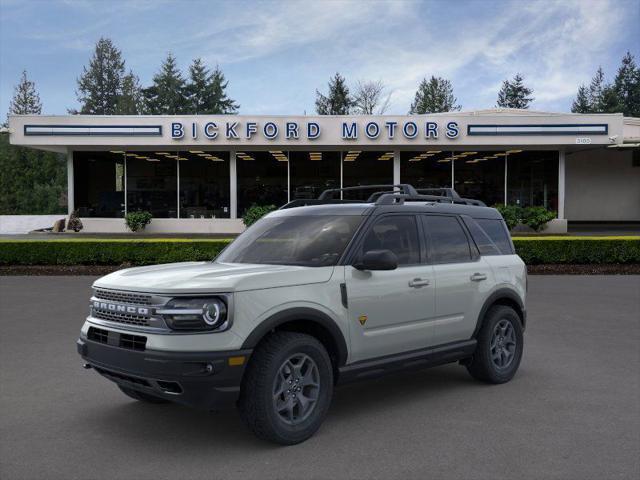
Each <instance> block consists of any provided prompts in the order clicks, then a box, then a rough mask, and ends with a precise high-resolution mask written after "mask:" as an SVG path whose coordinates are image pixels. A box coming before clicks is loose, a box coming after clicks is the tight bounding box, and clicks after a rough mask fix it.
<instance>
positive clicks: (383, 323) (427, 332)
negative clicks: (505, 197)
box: [77, 184, 526, 444]
mask: <svg viewBox="0 0 640 480" xmlns="http://www.w3.org/2000/svg"><path fill="white" fill-rule="evenodd" d="M364 188H365V187H351V188H344V189H334V190H328V191H326V192H324V193H323V194H322V195H321V196H320V197H319V198H318V199H315V200H297V201H294V202H291V203H289V204H287V205H285V206H284V207H282V208H281V209H280V210H278V211H276V212H273V213H271V214H269V215H267V216H266V217H264V218H263V219H261V220H260V221H258V222H257V223H256V224H254V225H253V226H251V227H250V228H249V229H247V230H246V231H245V232H244V233H243V234H242V235H240V236H239V237H238V238H237V239H236V240H235V241H233V242H232V243H231V244H230V245H229V246H228V247H227V248H226V249H225V250H224V251H223V252H221V253H220V255H219V256H218V257H217V258H216V259H215V260H214V261H209V262H186V263H177V264H169V265H156V266H148V267H138V268H129V269H125V270H120V271H118V272H115V273H111V274H109V275H107V276H105V277H102V278H100V279H99V280H97V281H96V282H95V283H94V285H93V297H92V298H91V302H90V310H89V316H88V318H87V319H86V322H85V323H84V326H83V327H82V331H81V335H80V338H79V339H78V342H77V347H78V352H79V353H80V355H81V356H82V358H83V359H84V361H85V367H86V368H93V369H94V370H95V371H96V372H98V373H99V374H101V375H102V376H104V377H106V378H108V379H109V380H112V381H113V382H115V383H116V384H117V385H118V387H119V388H120V389H121V390H122V392H123V393H125V394H126V395H128V396H129V397H132V398H134V399H136V400H140V401H143V402H149V403H162V402H167V401H172V402H176V403H181V404H184V405H189V406H194V407H200V408H202V409H206V410H217V409H219V408H221V407H222V406H224V405H228V404H234V403H235V404H236V405H237V406H238V407H239V410H240V412H241V415H242V417H243V418H244V420H245V421H246V423H247V425H248V426H249V428H250V429H251V430H252V431H253V432H254V433H255V434H257V435H258V436H259V437H261V438H264V439H267V440H270V441H273V442H277V443H281V444H294V443H298V442H302V441H304V440H306V439H307V438H309V437H310V436H311V435H313V433H314V432H315V431H316V430H317V429H318V428H319V427H320V424H321V423H322V421H323V419H324V417H325V415H326V414H327V411H328V409H329V405H330V402H331V397H332V394H333V388H334V386H335V385H337V384H338V383H343V382H348V381H352V380H358V379H364V378H367V377H370V376H374V375H379V374H381V373H385V372H390V371H393V370H397V369H404V368H411V367H426V366H433V365H441V364H445V363H450V362H459V363H460V364H462V365H464V366H465V367H466V368H467V370H468V371H469V373H470V374H471V375H472V376H473V377H474V378H477V379H478V380H481V381H484V382H489V383H503V382H507V381H509V380H510V379H511V378H512V377H513V376H514V374H515V373H516V370H517V369H518V366H519V364H520V359H521V357H522V351H523V331H524V327H525V321H526V310H525V290H526V267H525V265H524V263H523V262H522V260H521V259H520V258H519V257H518V256H517V255H516V254H515V253H514V249H513V244H512V242H511V239H510V236H509V232H508V230H507V227H506V225H505V223H504V221H503V219H502V217H501V216H500V214H499V213H498V212H497V211H496V210H495V209H493V208H487V207H486V206H484V204H482V202H478V201H474V200H467V199H462V198H460V197H459V196H458V195H457V194H456V193H455V192H454V191H452V190H450V189H444V191H443V192H435V191H429V192H428V193H429V194H421V193H420V191H417V190H415V189H414V188H413V187H412V186H411V185H407V184H402V185H387V186H374V187H371V186H369V187H366V188H369V189H374V190H375V189H377V190H378V191H376V192H375V193H373V194H372V195H371V196H370V197H369V198H368V199H367V200H365V201H354V200H342V199H338V198H335V197H336V196H337V195H338V194H339V196H340V197H343V196H347V195H350V194H353V191H355V192H356V193H358V192H360V191H361V190H363V189H364Z"/></svg>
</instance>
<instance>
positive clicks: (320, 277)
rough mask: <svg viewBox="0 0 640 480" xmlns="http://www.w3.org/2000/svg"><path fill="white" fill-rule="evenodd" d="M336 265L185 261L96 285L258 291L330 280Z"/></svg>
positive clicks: (159, 289)
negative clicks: (305, 265) (310, 265)
mask: <svg viewBox="0 0 640 480" xmlns="http://www.w3.org/2000/svg"><path fill="white" fill-rule="evenodd" d="M332 273H333V267H317V268H315V267H313V268H312V267H298V266H291V265H254V264H245V263H213V262H184V263H170V264H163V265H153V266H148V267H136V268H127V269H125V270H118V271H117V272H113V273H110V274H109V275H106V276H104V277H102V278H100V279H98V280H96V282H95V283H94V287H98V288H110V289H114V290H129V291H135V292H148V293H204V292H206V293H216V292H234V291H235V292H239V291H246V290H259V289H265V288H277V287H287V286H292V285H306V284H311V283H323V282H327V281H329V279H330V278H331V274H332Z"/></svg>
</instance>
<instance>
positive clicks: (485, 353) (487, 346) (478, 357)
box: [467, 305, 524, 383]
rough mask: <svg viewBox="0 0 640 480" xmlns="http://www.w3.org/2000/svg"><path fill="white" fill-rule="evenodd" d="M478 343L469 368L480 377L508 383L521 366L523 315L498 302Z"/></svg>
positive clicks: (487, 315) (486, 319) (484, 325)
mask: <svg viewBox="0 0 640 480" xmlns="http://www.w3.org/2000/svg"><path fill="white" fill-rule="evenodd" d="M477 340H478V345H477V346H476V351H475V353H474V354H473V357H472V359H471V361H470V362H469V363H468V364H467V370H468V371H469V373H470V374H471V376H472V377H473V378H475V379H477V380H481V381H483V382H487V383H505V382H508V381H509V380H511V379H512V378H513V376H514V375H515V374H516V371H517V370H518V367H519V366H520V360H521V359H522V351H523V347H524V343H523V342H524V338H523V335H522V324H521V322H520V317H519V316H518V314H517V313H516V312H515V310H514V309H513V308H511V307H507V306H505V305H496V306H494V307H491V308H490V309H489V311H488V312H487V314H486V316H485V319H484V322H483V324H482V328H480V332H479V333H478V338H477Z"/></svg>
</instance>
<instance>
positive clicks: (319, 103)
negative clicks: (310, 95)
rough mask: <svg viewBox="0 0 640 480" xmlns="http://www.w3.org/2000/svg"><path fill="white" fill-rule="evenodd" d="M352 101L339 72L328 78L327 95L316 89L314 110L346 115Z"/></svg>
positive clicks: (352, 103) (321, 113) (326, 113)
mask: <svg viewBox="0 0 640 480" xmlns="http://www.w3.org/2000/svg"><path fill="white" fill-rule="evenodd" d="M354 103H355V102H354V100H353V99H352V98H351V96H350V95H349V87H347V84H346V81H345V79H344V77H343V76H341V75H340V74H339V73H336V74H335V76H334V77H333V78H331V79H330V80H329V93H328V95H327V96H325V95H323V94H322V93H320V92H319V91H318V90H316V112H318V114H319V115H348V114H349V113H351V109H352V108H353V106H354Z"/></svg>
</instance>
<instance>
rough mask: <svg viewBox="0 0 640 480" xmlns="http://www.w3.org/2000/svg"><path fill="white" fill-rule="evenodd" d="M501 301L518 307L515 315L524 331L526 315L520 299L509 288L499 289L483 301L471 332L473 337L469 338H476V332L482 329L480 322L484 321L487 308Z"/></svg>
mask: <svg viewBox="0 0 640 480" xmlns="http://www.w3.org/2000/svg"><path fill="white" fill-rule="evenodd" d="M503 299H506V300H509V301H511V302H514V303H515V304H516V305H518V309H519V311H518V312H517V313H518V316H519V317H520V320H521V321H522V329H523V330H524V328H525V326H526V323H527V313H526V310H525V308H524V304H523V303H522V299H521V298H520V295H518V293H517V292H516V291H515V290H512V289H511V288H499V289H498V290H496V291H495V292H493V293H492V294H491V295H489V296H488V297H487V299H486V300H485V302H484V304H483V305H482V308H481V309H480V313H479V314H478V320H476V328H475V330H474V331H473V335H472V336H471V338H476V336H477V335H478V332H479V331H480V328H481V327H482V322H483V320H484V316H485V315H486V313H487V310H489V308H491V306H492V305H494V304H495V303H496V302H497V303H500V300H503Z"/></svg>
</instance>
